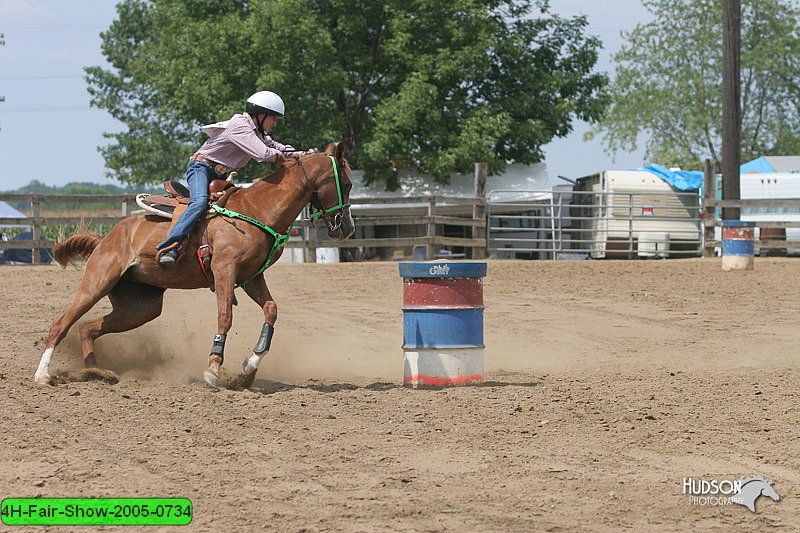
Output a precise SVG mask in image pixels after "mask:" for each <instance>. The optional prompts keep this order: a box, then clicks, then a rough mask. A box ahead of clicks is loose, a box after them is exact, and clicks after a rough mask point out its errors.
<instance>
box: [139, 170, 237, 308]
mask: <svg viewBox="0 0 800 533" xmlns="http://www.w3.org/2000/svg"><path fill="white" fill-rule="evenodd" d="M235 175H236V173H235V172H231V174H230V176H229V177H228V179H227V180H212V181H211V183H209V185H208V212H207V213H206V216H205V218H203V219H202V220H200V221H199V222H198V224H197V225H198V226H199V227H200V231H201V232H202V239H201V240H202V244H201V245H200V247H199V248H198V249H197V260H198V261H199V263H200V268H201V270H202V271H203V275H204V276H205V277H206V280H207V281H208V286H209V288H210V289H211V292H214V274H213V272H212V271H211V257H212V255H213V253H214V249H213V248H212V247H211V245H210V244H209V243H208V219H209V218H211V217H212V216H214V215H216V211H214V210H213V209H211V206H212V205H217V206H219V207H225V204H226V203H227V202H228V199H229V198H230V197H231V195H233V193H235V192H236V191H237V190H239V188H240V187H237V186H236V185H234V184H233V181H232V180H233V177H234V176H235ZM164 191H166V193H167V194H166V195H163V196H157V195H151V194H147V193H141V194H137V195H136V203H137V204H138V205H139V207H141V208H142V209H144V210H145V211H147V212H148V213H149V214H152V215H156V216H159V217H163V218H167V219H171V220H172V223H171V224H170V227H169V229H168V230H167V234H169V232H170V231H172V227H173V226H174V225H175V223H176V222H177V221H178V219H179V218H180V216H181V214H182V213H183V212H184V211H185V210H186V207H187V206H188V205H189V200H190V198H189V196H190V193H189V189H188V188H187V187H186V186H185V185H183V184H182V183H181V182H179V181H175V180H170V181H165V182H164ZM175 248H178V244H177V243H176V244H174V245H172V246H168V247H167V248H164V249H163V250H160V251H159V253H158V254H157V255H156V261H158V259H159V257H160V256H161V254H163V253H164V252H167V251H169V250H172V249H175ZM234 301H235V296H234Z"/></svg>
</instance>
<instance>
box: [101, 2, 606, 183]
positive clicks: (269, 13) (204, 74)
mask: <svg viewBox="0 0 800 533" xmlns="http://www.w3.org/2000/svg"><path fill="white" fill-rule="evenodd" d="M117 10H118V17H117V19H116V20H115V21H114V22H113V23H112V25H111V27H110V28H109V30H108V31H107V32H105V33H103V35H102V37H103V53H104V54H105V56H106V58H107V59H108V61H109V63H110V64H111V66H112V68H111V69H110V70H103V69H101V68H99V67H92V68H89V69H87V81H88V83H89V91H90V93H91V96H92V102H93V104H94V105H96V106H98V107H101V108H103V109H107V110H108V111H109V112H110V113H111V114H112V115H113V116H114V117H115V118H117V119H118V120H120V121H121V122H123V123H124V124H125V125H126V126H127V131H125V132H122V133H117V134H111V135H109V138H110V139H112V141H114V142H113V143H112V144H110V145H108V146H105V147H103V148H102V149H101V150H102V152H103V154H104V156H105V158H106V163H107V166H108V168H109V169H111V174H110V175H111V176H112V177H114V178H117V179H119V180H121V181H124V182H129V183H147V182H151V181H157V180H161V179H163V178H164V177H167V176H174V175H175V174H179V173H181V172H182V171H183V169H184V167H185V162H186V158H187V157H188V155H189V154H190V153H191V152H192V150H194V149H196V148H197V146H199V144H200V143H201V142H202V141H203V139H204V136H203V135H202V134H201V133H200V132H199V128H198V125H199V124H202V123H207V122H213V121H217V120H222V119H227V118H229V117H230V116H231V115H232V114H233V113H237V112H241V111H242V108H243V101H244V99H245V98H246V97H247V96H249V95H250V94H251V93H253V92H255V91H256V90H261V89H270V90H274V91H275V92H277V93H279V94H280V95H281V96H282V97H283V98H284V100H285V101H286V105H287V111H288V114H287V117H286V120H285V121H284V122H283V123H281V124H280V126H279V127H277V128H276V129H275V130H274V131H273V134H274V136H275V137H276V138H278V139H280V140H282V141H284V142H290V143H291V144H293V145H294V146H297V147H304V148H305V147H310V146H317V147H319V146H323V145H324V144H326V143H328V142H330V141H332V140H339V139H344V140H345V142H347V144H348V147H349V149H350V157H351V161H352V162H353V164H354V166H356V167H359V168H364V169H365V170H367V176H368V179H373V180H374V179H377V180H381V181H385V182H386V183H387V185H388V186H389V187H395V186H397V185H398V184H397V181H396V170H397V169H398V168H404V167H405V168H416V169H419V170H420V171H422V172H429V173H432V174H434V175H435V176H436V177H437V178H438V179H441V180H446V179H447V176H448V175H449V174H450V173H451V172H453V171H456V170H458V171H465V170H468V169H469V168H471V166H472V164H473V162H475V161H481V160H483V161H488V162H489V163H490V170H491V171H492V172H496V171H498V170H500V169H502V168H503V167H504V165H505V164H506V163H507V162H524V163H531V162H537V161H539V160H541V158H542V156H543V154H542V150H541V147H542V146H543V145H544V144H546V143H548V142H549V141H551V140H552V139H553V138H554V137H559V136H565V135H567V134H568V133H569V132H570V131H571V130H572V127H573V121H574V120H575V119H576V118H579V119H582V120H586V121H590V122H591V121H594V120H595V119H596V118H597V117H598V116H599V115H600V114H601V113H602V111H603V109H604V105H605V99H604V94H603V90H604V87H605V84H606V83H607V78H606V76H605V75H604V74H600V73H594V72H593V69H594V66H595V64H596V61H597V50H598V49H599V47H600V42H599V41H598V40H597V39H596V38H594V37H589V36H586V35H585V34H584V31H585V28H586V24H587V23H586V20H585V18H583V17H576V18H571V19H563V18H560V17H558V16H556V15H554V14H552V13H550V12H549V5H548V2H547V0H452V1H450V2H438V1H434V0H387V1H384V2H368V1H364V0H249V1H245V0H152V1H144V0H123V1H122V2H121V3H120V4H119V5H118V6H117ZM260 173H263V170H260V169H259V168H258V166H257V165H251V166H250V167H248V168H247V169H245V172H244V175H245V176H247V177H252V176H254V175H257V174H260Z"/></svg>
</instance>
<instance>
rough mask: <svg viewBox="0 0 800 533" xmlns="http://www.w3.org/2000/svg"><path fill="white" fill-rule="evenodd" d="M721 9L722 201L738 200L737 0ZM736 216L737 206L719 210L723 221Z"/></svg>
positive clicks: (739, 5)
mask: <svg viewBox="0 0 800 533" xmlns="http://www.w3.org/2000/svg"><path fill="white" fill-rule="evenodd" d="M722 10H723V13H722V199H723V200H739V199H740V192H739V166H740V164H741V156H742V154H741V151H742V148H741V129H742V111H741V100H740V97H739V95H740V79H739V72H740V67H739V64H740V49H741V25H742V24H741V23H742V3H741V0H723V4H722ZM740 215H741V210H740V209H739V208H738V207H726V208H723V209H722V219H723V220H739V217H740Z"/></svg>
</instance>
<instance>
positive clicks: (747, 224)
mask: <svg viewBox="0 0 800 533" xmlns="http://www.w3.org/2000/svg"><path fill="white" fill-rule="evenodd" d="M722 225H723V226H727V227H729V228H755V227H756V222H755V221H751V220H723V221H722Z"/></svg>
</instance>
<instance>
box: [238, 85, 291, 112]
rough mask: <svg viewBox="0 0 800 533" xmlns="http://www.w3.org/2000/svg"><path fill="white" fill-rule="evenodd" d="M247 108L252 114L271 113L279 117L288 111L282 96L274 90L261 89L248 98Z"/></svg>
mask: <svg viewBox="0 0 800 533" xmlns="http://www.w3.org/2000/svg"><path fill="white" fill-rule="evenodd" d="M245 110H246V111H247V113H248V114H250V115H257V114H258V113H267V114H270V115H278V116H279V117H282V116H283V114H284V112H285V111H286V110H285V108H284V106H283V100H282V99H281V97H280V96H278V95H277V94H275V93H273V92H272V91H259V92H257V93H255V94H254V95H253V96H251V97H250V98H248V99H247V106H246V108H245Z"/></svg>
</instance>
